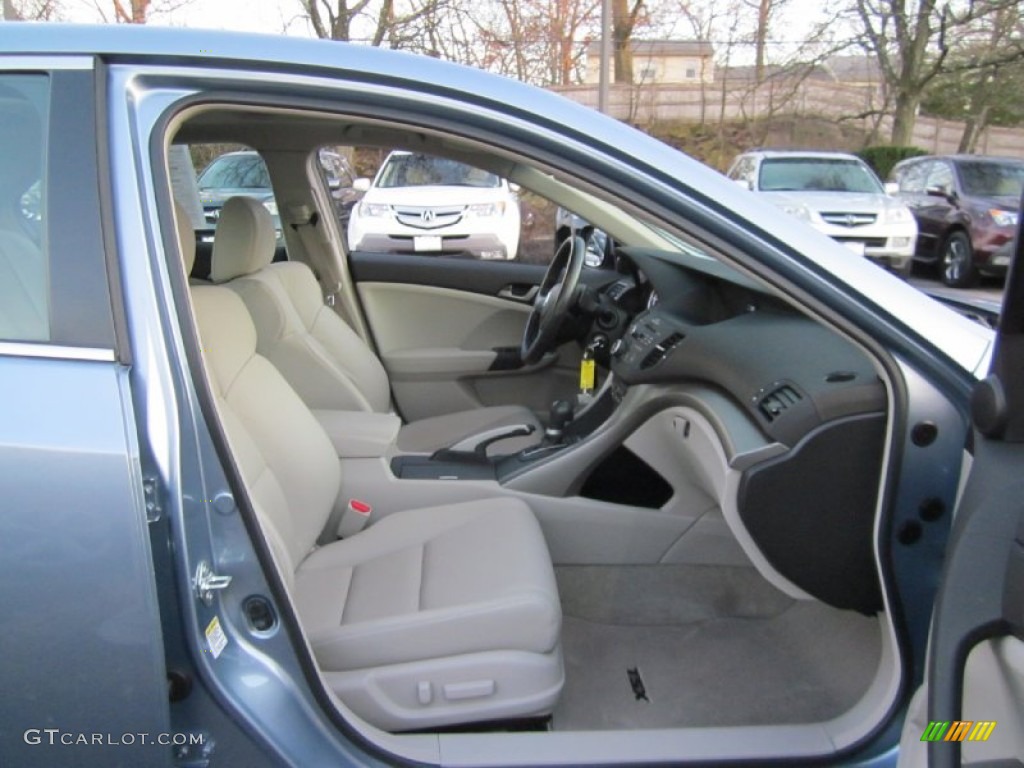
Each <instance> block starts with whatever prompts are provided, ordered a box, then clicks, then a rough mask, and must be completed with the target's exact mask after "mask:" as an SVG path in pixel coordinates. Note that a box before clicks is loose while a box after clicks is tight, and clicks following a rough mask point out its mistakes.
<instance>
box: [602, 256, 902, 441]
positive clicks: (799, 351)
mask: <svg viewBox="0 0 1024 768" xmlns="http://www.w3.org/2000/svg"><path fill="white" fill-rule="evenodd" d="M622 255H624V256H625V257H626V258H628V259H630V260H631V261H632V262H633V263H634V264H635V265H636V266H637V267H638V268H639V269H641V270H642V272H643V275H644V276H645V277H646V278H647V280H648V281H649V286H648V287H647V288H646V290H647V291H648V295H649V296H657V297H658V299H657V300H656V301H648V306H649V307H650V308H649V309H645V310H643V311H641V312H639V313H638V314H636V315H635V316H634V317H633V320H632V322H631V323H630V324H629V325H628V327H627V328H626V331H625V333H624V334H623V335H622V336H621V338H619V339H618V340H617V341H616V342H615V343H614V344H613V345H612V348H611V356H610V357H611V370H612V372H613V373H614V374H615V377H616V378H617V379H618V380H619V381H621V382H622V383H623V384H625V385H627V386H629V385H635V384H651V383H658V384H665V383H672V382H703V383H705V384H712V385H715V386H716V387H717V388H719V389H721V390H722V391H723V392H725V393H727V394H728V395H729V396H730V397H731V398H732V399H733V400H734V401H735V402H736V403H737V404H738V405H739V406H740V407H742V408H743V409H744V410H745V411H746V412H747V413H748V414H749V415H750V417H751V418H753V419H754V421H755V422H756V423H757V424H758V425H759V426H760V428H761V429H762V431H763V432H764V433H765V434H766V435H767V436H768V437H770V438H772V439H773V440H776V441H778V442H781V443H783V444H785V445H795V444H796V443H798V442H799V441H800V440H801V439H802V438H803V437H805V436H806V435H807V434H809V433H810V432H811V431H813V430H814V429H815V428H817V427H819V426H821V425H822V424H825V423H828V422H830V421H834V420H835V419H840V418H843V417H845V416H851V415H856V414H862V413H876V412H881V411H884V410H885V404H886V395H885V389H884V387H883V385H882V382H881V380H880V379H879V377H878V375H877V373H876V371H875V369H874V366H873V365H872V363H871V361H870V360H869V359H868V358H867V356H866V355H865V354H864V353H863V352H861V351H860V350H859V349H858V348H857V347H855V346H854V345H853V344H851V343H850V342H848V341H846V340H845V339H843V338H842V337H840V336H838V335H837V334H836V333H835V332H833V331H831V330H830V329H828V328H825V327H823V326H821V325H820V324H818V323H816V322H814V321H813V320H810V319H809V318H807V317H805V316H804V315H802V314H800V313H798V312H796V311H794V310H792V309H791V308H790V307H788V306H787V305H785V304H783V303H781V302H779V301H778V300H776V299H774V298H773V297H771V296H769V295H767V294H765V293H763V292H761V291H758V290H756V289H755V288H753V287H752V286H750V285H746V284H745V283H740V282H732V281H729V280H725V279H724V278H722V277H720V276H716V275H708V274H706V273H705V274H700V273H695V272H694V271H691V270H689V269H687V268H685V267H682V266H680V265H678V264H675V263H673V262H670V261H668V260H666V258H665V257H664V256H659V255H658V253H657V252H654V251H643V250H639V249H635V250H631V249H622Z"/></svg>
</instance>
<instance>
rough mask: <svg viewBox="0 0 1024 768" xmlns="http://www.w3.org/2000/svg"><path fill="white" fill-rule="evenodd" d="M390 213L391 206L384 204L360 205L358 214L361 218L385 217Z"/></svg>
mask: <svg viewBox="0 0 1024 768" xmlns="http://www.w3.org/2000/svg"><path fill="white" fill-rule="evenodd" d="M390 212H391V206H390V205H385V204H384V203H360V204H359V214H360V215H361V216H387V215H388V214H389V213H390Z"/></svg>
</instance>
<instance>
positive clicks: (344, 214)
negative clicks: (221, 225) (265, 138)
mask: <svg viewBox="0 0 1024 768" xmlns="http://www.w3.org/2000/svg"><path fill="white" fill-rule="evenodd" d="M317 157H318V159H319V164H320V169H321V171H322V172H323V174H324V178H325V180H326V181H327V185H328V189H329V190H330V192H331V198H332V200H333V203H334V209H335V214H336V215H337V217H338V221H339V222H340V223H341V224H342V226H345V225H346V224H347V223H348V217H349V215H350V214H351V211H352V207H353V206H354V205H355V204H356V202H357V201H358V199H359V198H360V197H361V193H359V192H358V191H357V190H356V189H355V188H354V182H355V177H354V174H353V173H352V168H351V167H350V165H349V163H348V160H346V159H345V158H344V156H342V155H339V154H338V153H337V152H331V151H329V150H326V149H321V150H320V151H319V152H318V153H317ZM198 184H199V195H200V201H201V202H202V205H203V213H204V215H205V216H206V223H207V225H209V226H211V227H215V226H216V225H217V220H218V219H219V218H220V211H221V208H222V207H223V206H224V203H225V202H226V201H227V200H228V199H229V198H232V197H237V196H240V195H241V196H245V197H252V198H253V199H255V200H258V201H259V202H260V203H262V204H263V206H264V207H265V208H266V209H267V210H268V211H269V212H270V214H271V216H273V217H274V228H275V230H276V231H277V234H278V238H279V239H280V237H281V218H280V213H279V211H278V207H277V201H276V200H275V199H274V190H273V188H272V187H271V183H270V171H269V170H267V164H266V163H265V162H264V161H263V158H262V157H260V155H259V153H258V152H255V151H254V150H241V151H238V152H227V153H225V154H223V155H220V156H219V157H217V158H215V159H214V160H213V161H212V162H211V163H210V164H209V165H207V166H206V168H204V169H203V171H202V172H201V173H200V174H199V180H198Z"/></svg>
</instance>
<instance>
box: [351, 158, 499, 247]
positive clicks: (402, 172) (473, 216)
mask: <svg viewBox="0 0 1024 768" xmlns="http://www.w3.org/2000/svg"><path fill="white" fill-rule="evenodd" d="M360 187H365V188H366V194H365V195H364V196H363V199H362V200H361V201H360V203H359V205H357V206H356V207H355V209H354V210H353V212H352V218H351V219H349V223H348V244H349V250H351V251H373V252H377V253H381V252H383V253H409V254H411V253H424V254H433V255H445V256H465V255H469V256H472V257H475V258H478V259H514V258H515V257H516V251H517V250H518V248H519V199H518V197H517V195H516V194H515V192H514V191H513V189H512V188H511V187H510V185H509V183H508V182H507V181H506V180H505V179H503V178H501V177H499V176H496V175H495V174H493V173H490V172H489V171H484V170H481V169H479V168H473V167H472V166H469V165H466V164H465V163H460V162H458V161H456V160H449V159H447V158H442V157H434V156H432V155H424V154H418V153H413V152H392V153H391V154H390V155H388V157H387V159H386V160H385V161H384V164H383V165H382V166H381V167H380V170H379V171H377V176H376V177H375V178H374V180H373V183H372V184H370V182H369V180H367V179H357V180H356V188H357V189H359V188H360Z"/></svg>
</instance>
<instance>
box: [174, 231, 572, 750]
mask: <svg viewBox="0 0 1024 768" xmlns="http://www.w3.org/2000/svg"><path fill="white" fill-rule="evenodd" d="M183 250H184V251H185V253H186V258H187V254H188V246H187V245H184V246H183ZM191 290H192V302H193V309H194V312H195V316H196V320H197V325H198V329H199V334H200V337H201V340H202V346H203V350H204V358H205V360H206V365H207V369H208V375H209V377H210V380H211V385H212V389H213V392H214V396H215V398H216V400H217V405H218V412H219V414H220V418H221V422H222V424H223V426H224V429H225V432H226V434H227V437H228V441H229V443H230V445H231V449H232V453H233V455H234V457H235V460H236V462H237V465H238V467H239V469H240V471H241V474H242V478H243V480H244V482H245V485H246V488H247V489H248V491H249V495H250V497H251V499H252V501H253V504H254V506H255V509H256V511H257V515H258V517H259V520H260V522H261V524H262V528H263V530H264V533H265V534H266V536H267V538H268V540H269V542H270V544H271V548H272V550H273V552H274V555H275V560H276V561H277V564H278V567H279V569H280V571H281V573H282V575H283V578H284V580H285V583H286V584H287V586H288V589H289V590H290V593H291V596H292V599H293V601H294V604H295V607H296V610H297V613H298V616H299V619H300V622H301V624H302V626H303V628H304V630H305V632H306V634H307V637H308V639H309V642H310V645H311V647H312V649H313V652H314V654H315V656H316V659H317V661H318V663H319V665H320V667H321V670H322V671H323V674H324V676H325V678H326V679H327V681H328V683H329V685H330V686H331V687H332V688H333V689H334V691H335V692H336V693H337V694H338V696H339V697H340V698H341V699H342V701H344V702H345V703H346V704H347V705H348V706H349V707H350V708H351V709H352V710H353V711H355V712H356V713H357V714H358V715H360V716H361V717H363V718H364V719H365V720H367V721H368V722H370V723H372V724H374V725H376V726H378V727H380V728H384V729H387V730H410V729H422V728H431V727H434V726H442V725H450V724H454V723H466V722H477V721H486V720H493V719H499V718H519V717H526V716H535V715H544V714H547V713H550V712H551V709H552V707H553V705H554V703H555V701H556V699H557V697H558V694H559V692H560V690H561V687H562V682H563V679H564V678H563V670H562V658H561V650H560V645H559V633H560V628H561V608H560V604H559V599H558V592H557V588H556V586H555V579H554V569H553V568H552V566H551V560H550V556H549V555H548V551H547V546H546V544H545V542H544V538H543V534H542V533H541V530H540V526H539V525H538V523H537V520H536V518H535V517H534V516H533V513H532V512H531V510H530V509H529V508H528V507H527V506H526V505H525V504H523V503H522V502H520V501H518V500H514V499H493V500H487V501H480V502H471V503H463V504H456V505H451V506H446V507H435V508H429V509H415V510H408V511H403V512H398V513H395V514H392V515H390V516H387V517H385V518H383V519H382V520H380V521H379V522H377V523H375V524H373V525H371V526H370V527H368V528H367V529H365V530H364V531H362V532H360V533H358V534H355V535H354V536H352V537H350V538H348V539H345V540H343V541H337V542H334V543H332V544H329V545H327V546H324V547H320V548H315V541H316V538H317V535H318V534H319V533H320V531H321V529H322V528H323V526H324V524H325V522H326V520H327V518H328V516H329V514H330V512H331V509H332V507H333V506H334V504H335V502H336V499H337V498H338V496H339V485H340V466H339V462H338V459H337V457H336V455H335V453H334V449H333V447H332V445H331V441H330V440H329V438H328V437H327V435H326V434H325V433H324V431H323V429H322V428H321V427H320V424H319V423H318V422H317V420H316V419H315V418H314V416H313V415H312V413H311V412H310V410H309V408H308V407H307V406H306V405H305V404H304V403H303V401H302V400H301V399H300V398H299V397H298V395H297V394H296V393H295V391H294V390H293V389H292V388H291V386H289V384H288V382H286V381H285V379H284V378H283V377H282V376H281V375H280V373H278V371H277V369H276V368H275V367H274V366H273V365H271V364H270V363H269V362H268V361H267V360H266V359H265V358H264V357H262V356H261V355H259V354H257V352H256V329H255V327H254V326H253V323H252V320H251V319H250V317H249V314H248V312H247V311H246V308H245V305H244V304H243V303H242V301H241V300H240V299H239V297H238V296H237V295H236V294H235V293H234V292H232V291H230V290H227V289H225V288H223V287H217V286H202V285H197V286H193V287H192V289H191Z"/></svg>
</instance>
